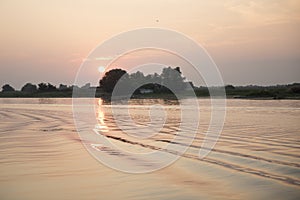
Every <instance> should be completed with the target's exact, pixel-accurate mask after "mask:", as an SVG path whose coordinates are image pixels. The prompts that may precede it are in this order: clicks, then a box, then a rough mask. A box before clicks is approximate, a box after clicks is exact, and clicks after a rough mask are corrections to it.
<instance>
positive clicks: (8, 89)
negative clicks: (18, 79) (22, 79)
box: [2, 84, 15, 92]
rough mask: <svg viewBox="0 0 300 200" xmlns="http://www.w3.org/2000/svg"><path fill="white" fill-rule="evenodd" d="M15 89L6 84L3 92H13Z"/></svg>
mask: <svg viewBox="0 0 300 200" xmlns="http://www.w3.org/2000/svg"><path fill="white" fill-rule="evenodd" d="M13 91H15V89H14V88H13V87H11V86H10V85H9V84H5V85H3V86H2V92H13Z"/></svg>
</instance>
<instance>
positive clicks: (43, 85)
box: [38, 83, 48, 92]
mask: <svg viewBox="0 0 300 200" xmlns="http://www.w3.org/2000/svg"><path fill="white" fill-rule="evenodd" d="M38 86H39V89H38V90H39V91H40V92H46V91H47V90H48V86H47V84H46V83H39V84H38Z"/></svg>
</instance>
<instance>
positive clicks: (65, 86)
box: [58, 84, 68, 90]
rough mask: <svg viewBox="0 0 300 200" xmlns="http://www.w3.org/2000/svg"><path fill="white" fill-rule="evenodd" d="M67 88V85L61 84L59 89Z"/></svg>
mask: <svg viewBox="0 0 300 200" xmlns="http://www.w3.org/2000/svg"><path fill="white" fill-rule="evenodd" d="M67 89H68V86H67V85H63V84H59V87H58V90H67Z"/></svg>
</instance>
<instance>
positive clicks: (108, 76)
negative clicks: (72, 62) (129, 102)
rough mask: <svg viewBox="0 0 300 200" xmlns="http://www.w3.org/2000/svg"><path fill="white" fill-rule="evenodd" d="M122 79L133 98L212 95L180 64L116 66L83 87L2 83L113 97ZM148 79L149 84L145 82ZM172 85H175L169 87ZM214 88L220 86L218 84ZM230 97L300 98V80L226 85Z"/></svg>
mask: <svg viewBox="0 0 300 200" xmlns="http://www.w3.org/2000/svg"><path fill="white" fill-rule="evenodd" d="M118 81H123V82H122V83H121V84H120V85H121V86H122V87H123V88H124V95H131V98H164V99H165V98H176V96H175V95H174V91H175V92H176V93H181V94H184V95H183V96H187V97H188V96H189V95H196V96H197V97H204V98H207V97H209V96H210V95H209V89H208V88H207V87H205V86H199V87H197V86H194V84H193V83H192V82H189V81H187V80H186V79H185V78H184V77H183V75H182V73H181V71H180V67H174V68H173V67H166V68H164V69H163V70H162V72H161V74H158V73H154V74H148V75H144V74H143V73H142V72H140V71H137V72H135V73H131V74H129V73H127V71H125V70H124V69H119V68H116V69H112V70H110V71H108V72H106V73H105V75H104V76H103V77H102V79H101V80H100V81H99V85H98V86H94V87H93V86H91V84H90V83H87V84H85V85H84V86H82V87H79V86H76V85H71V86H68V85H64V84H60V85H58V86H55V85H53V84H51V83H39V84H37V85H36V84H33V83H26V84H25V85H24V86H23V87H22V88H21V90H15V89H14V88H13V87H12V86H11V85H9V84H5V85H3V86H2V91H1V92H0V97H3V98H14V97H21V98H27V97H28V98H42V97H45V98H52V97H53V98H71V97H72V94H73V90H74V89H76V90H77V91H79V92H80V93H81V94H82V95H81V96H79V97H90V96H85V94H86V91H91V90H92V91H95V97H101V98H105V99H110V97H111V95H112V92H113V90H114V88H115V86H116V84H117V82H118ZM143 83H147V84H143ZM164 85H170V86H171V87H172V88H168V87H165V86H164ZM129 88H135V90H134V92H133V94H126V91H128V89H129ZM213 89H218V87H215V88H213ZM225 91H226V96H227V98H246V99H300V83H292V84H287V85H274V86H257V85H248V86H233V85H226V86H225Z"/></svg>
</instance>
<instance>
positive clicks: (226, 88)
mask: <svg viewBox="0 0 300 200" xmlns="http://www.w3.org/2000/svg"><path fill="white" fill-rule="evenodd" d="M234 89H235V87H234V86H233V85H226V86H225V90H234Z"/></svg>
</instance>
